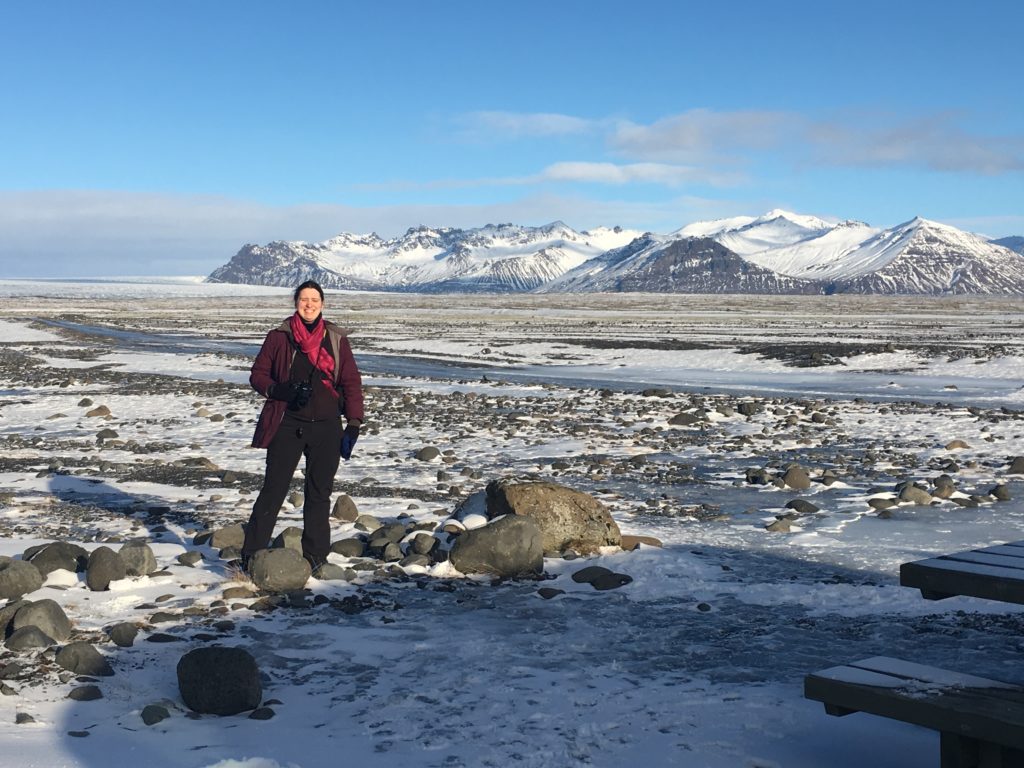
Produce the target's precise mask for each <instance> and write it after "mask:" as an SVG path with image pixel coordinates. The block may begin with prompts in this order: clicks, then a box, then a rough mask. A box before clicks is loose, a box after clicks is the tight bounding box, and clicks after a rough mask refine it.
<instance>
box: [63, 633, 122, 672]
mask: <svg viewBox="0 0 1024 768" xmlns="http://www.w3.org/2000/svg"><path fill="white" fill-rule="evenodd" d="M54 661H56V662H57V663H58V664H59V665H60V666H62V667H64V669H66V670H69V671H71V672H74V673H75V674H76V675H89V676H90V677H109V676H110V675H112V674H114V670H113V669H112V668H111V666H110V663H109V662H108V661H107V660H106V659H105V658H104V657H103V654H101V653H100V652H99V651H97V650H96V649H95V648H94V647H93V646H92V645H91V644H89V643H85V642H77V643H68V644H67V645H65V646H64V647H63V648H61V649H60V650H59V651H57V656H56V658H55V659H54Z"/></svg>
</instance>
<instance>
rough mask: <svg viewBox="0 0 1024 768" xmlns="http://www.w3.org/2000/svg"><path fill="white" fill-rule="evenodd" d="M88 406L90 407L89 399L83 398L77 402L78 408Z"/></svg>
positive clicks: (90, 400) (90, 401)
mask: <svg viewBox="0 0 1024 768" xmlns="http://www.w3.org/2000/svg"><path fill="white" fill-rule="evenodd" d="M90 405H92V399H91V398H88V397H83V398H82V399H81V400H79V401H78V407H79V408H88V407H89V406H90Z"/></svg>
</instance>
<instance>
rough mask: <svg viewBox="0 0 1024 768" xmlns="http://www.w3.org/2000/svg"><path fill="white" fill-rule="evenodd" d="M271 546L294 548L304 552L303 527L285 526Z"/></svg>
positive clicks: (275, 547) (300, 552)
mask: <svg viewBox="0 0 1024 768" xmlns="http://www.w3.org/2000/svg"><path fill="white" fill-rule="evenodd" d="M270 546H271V547H272V548H273V549H294V550H295V551H296V552H298V553H299V554H302V529H301V528H297V527H295V526H291V527H289V528H285V529H284V530H283V531H281V532H280V533H279V534H277V536H275V537H274V541H273V542H271V544H270Z"/></svg>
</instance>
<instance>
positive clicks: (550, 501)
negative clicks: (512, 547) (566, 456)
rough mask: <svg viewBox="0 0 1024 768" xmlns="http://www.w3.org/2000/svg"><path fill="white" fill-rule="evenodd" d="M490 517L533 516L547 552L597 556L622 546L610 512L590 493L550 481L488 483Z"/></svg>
mask: <svg viewBox="0 0 1024 768" xmlns="http://www.w3.org/2000/svg"><path fill="white" fill-rule="evenodd" d="M486 498H487V516H488V517H489V518H492V519H493V518H495V517H499V516H501V515H508V514H511V515H517V516H521V517H529V518H530V519H532V520H533V521H534V522H535V523H536V524H537V527H538V528H540V531H541V537H542V539H541V540H542V545H543V548H544V551H545V552H563V551H565V550H567V549H571V550H574V551H576V552H578V553H580V554H593V553H595V552H597V551H598V549H599V548H601V547H608V546H614V547H618V546H620V544H621V542H622V535H621V533H620V532H619V526H618V525H617V524H616V522H615V520H613V519H612V516H611V514H610V513H609V512H608V509H607V508H606V507H605V506H604V504H602V503H601V502H599V501H598V500H597V499H595V498H594V497H593V496H590V495H588V494H586V493H582V492H580V491H575V490H573V489H572V488H567V487H565V486H564V485H559V484H558V483H550V482H521V481H516V480H493V481H491V482H490V483H488V484H487V490H486Z"/></svg>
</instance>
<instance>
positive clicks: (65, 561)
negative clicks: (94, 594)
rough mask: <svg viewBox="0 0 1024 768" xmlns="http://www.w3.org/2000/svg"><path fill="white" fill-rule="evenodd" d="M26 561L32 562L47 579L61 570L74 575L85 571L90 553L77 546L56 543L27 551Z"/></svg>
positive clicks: (62, 542) (63, 542) (61, 542)
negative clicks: (49, 575) (54, 572)
mask: <svg viewBox="0 0 1024 768" xmlns="http://www.w3.org/2000/svg"><path fill="white" fill-rule="evenodd" d="M24 559H25V560H28V561H29V562H31V563H32V565H34V566H35V567H36V568H38V569H39V572H40V573H41V574H43V576H44V577H46V576H47V575H48V574H50V573H52V572H53V571H56V570H58V569H60V568H63V569H64V570H65V571H71V572H72V573H79V572H81V571H84V570H85V564H86V563H87V562H88V561H89V553H88V551H86V549H85V548H84V547H80V546H78V545H77V544H70V543H68V542H66V541H54V542H52V543H50V544H43V545H42V546H39V547H31V548H30V549H27V550H25V555H24Z"/></svg>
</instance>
